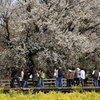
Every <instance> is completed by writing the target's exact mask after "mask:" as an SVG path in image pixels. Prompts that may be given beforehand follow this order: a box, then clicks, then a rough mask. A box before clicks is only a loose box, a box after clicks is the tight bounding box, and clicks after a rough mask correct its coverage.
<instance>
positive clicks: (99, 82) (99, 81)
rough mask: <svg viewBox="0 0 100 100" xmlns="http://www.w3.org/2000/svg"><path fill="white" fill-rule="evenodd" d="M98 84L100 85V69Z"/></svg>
mask: <svg viewBox="0 0 100 100" xmlns="http://www.w3.org/2000/svg"><path fill="white" fill-rule="evenodd" d="M98 86H100V69H99V79H98Z"/></svg>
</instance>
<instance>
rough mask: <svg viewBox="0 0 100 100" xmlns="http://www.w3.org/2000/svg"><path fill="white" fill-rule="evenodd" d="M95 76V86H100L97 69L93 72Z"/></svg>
mask: <svg viewBox="0 0 100 100" xmlns="http://www.w3.org/2000/svg"><path fill="white" fill-rule="evenodd" d="M92 75H93V81H94V86H95V87H97V86H98V78H99V70H98V69H97V68H95V70H94V71H93V72H92Z"/></svg>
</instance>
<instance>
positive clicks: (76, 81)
mask: <svg viewBox="0 0 100 100" xmlns="http://www.w3.org/2000/svg"><path fill="white" fill-rule="evenodd" d="M80 75H81V74H80V68H76V70H75V74H74V84H75V85H77V86H78V85H79V84H80Z"/></svg>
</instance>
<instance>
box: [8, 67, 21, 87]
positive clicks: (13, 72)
mask: <svg viewBox="0 0 100 100" xmlns="http://www.w3.org/2000/svg"><path fill="white" fill-rule="evenodd" d="M19 76H20V68H19V66H16V67H12V68H11V81H10V87H11V88H15V84H14V82H15V80H16V81H17V84H18V87H20V80H19Z"/></svg>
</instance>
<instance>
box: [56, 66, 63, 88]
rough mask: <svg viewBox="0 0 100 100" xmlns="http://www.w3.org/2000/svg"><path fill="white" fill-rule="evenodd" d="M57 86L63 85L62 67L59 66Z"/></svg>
mask: <svg viewBox="0 0 100 100" xmlns="http://www.w3.org/2000/svg"><path fill="white" fill-rule="evenodd" d="M57 82H58V83H57V87H63V69H62V67H59V69H58V78H57Z"/></svg>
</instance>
